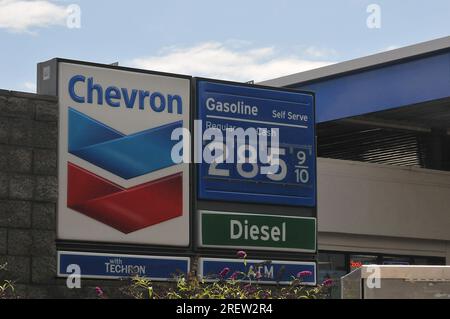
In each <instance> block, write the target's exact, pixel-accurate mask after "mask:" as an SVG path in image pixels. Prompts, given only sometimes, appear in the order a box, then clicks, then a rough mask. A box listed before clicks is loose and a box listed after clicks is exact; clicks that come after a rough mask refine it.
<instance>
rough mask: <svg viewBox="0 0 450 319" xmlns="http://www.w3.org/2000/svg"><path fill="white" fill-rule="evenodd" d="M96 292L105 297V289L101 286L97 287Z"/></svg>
mask: <svg viewBox="0 0 450 319" xmlns="http://www.w3.org/2000/svg"><path fill="white" fill-rule="evenodd" d="M95 293H96V294H97V296H98V297H100V298H101V297H103V296H104V294H105V293H104V292H103V290H102V288H100V287H95Z"/></svg>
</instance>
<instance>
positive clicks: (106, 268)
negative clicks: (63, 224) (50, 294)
mask: <svg viewBox="0 0 450 319" xmlns="http://www.w3.org/2000/svg"><path fill="white" fill-rule="evenodd" d="M77 267H79V270H80V271H81V277H82V278H98V279H119V278H126V277H133V276H139V277H145V278H150V279H152V280H163V281H165V280H170V279H174V278H175V277H176V276H177V275H181V274H187V273H189V258H188V257H158V256H134V255H116V254H97V253H79V252H66V251H60V252H58V276H59V277H67V276H69V275H71V274H73V272H74V269H76V268H77Z"/></svg>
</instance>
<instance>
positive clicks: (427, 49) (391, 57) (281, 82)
mask: <svg viewBox="0 0 450 319" xmlns="http://www.w3.org/2000/svg"><path fill="white" fill-rule="evenodd" d="M440 51H450V36H448V37H444V38H439V39H435V40H431V41H427V42H422V43H418V44H414V45H410V46H406V47H402V48H399V49H394V50H390V51H385V52H381V53H377V54H373V55H369V56H366V57H362V58H358V59H354V60H349V61H345V62H340V63H336V64H332V65H329V66H325V67H321V68H317V69H313V70H310V71H304V72H299V73H295V74H291V75H288V76H283V77H279V78H275V79H272V80H267V81H263V82H260V83H258V84H261V85H268V86H275V87H287V86H292V85H296V84H299V83H307V82H311V81H316V80H323V79H326V78H329V77H336V76H340V75H344V74H347V73H351V72H355V71H362V70H365V69H371V68H374V67H380V66H383V65H386V64H393V63H398V62H403V61H405V60H409V59H414V58H419V57H422V56H426V55H429V54H436V53H438V52H440Z"/></svg>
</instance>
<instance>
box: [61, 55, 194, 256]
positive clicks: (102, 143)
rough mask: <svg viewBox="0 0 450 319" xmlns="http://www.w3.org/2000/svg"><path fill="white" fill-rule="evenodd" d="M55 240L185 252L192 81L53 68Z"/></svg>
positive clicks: (63, 66) (104, 70) (94, 69)
mask: <svg viewBox="0 0 450 319" xmlns="http://www.w3.org/2000/svg"><path fill="white" fill-rule="evenodd" d="M58 97H59V110H60V127H59V200H58V238H59V239H63V240H82V241H98V242H115V243H118V242H120V243H134V244H146V245H166V246H179V247H186V246H189V205H190V203H189V164H183V163H181V164H176V163H174V162H173V160H172V158H171V151H172V148H173V146H174V144H175V143H176V141H172V139H171V134H172V131H173V130H174V129H175V128H186V129H189V114H190V78H189V77H182V76H171V75H163V74H156V73H143V72H142V73H141V72H133V71H127V70H120V69H113V68H103V67H97V66H93V65H84V64H78V63H71V62H59V63H58Z"/></svg>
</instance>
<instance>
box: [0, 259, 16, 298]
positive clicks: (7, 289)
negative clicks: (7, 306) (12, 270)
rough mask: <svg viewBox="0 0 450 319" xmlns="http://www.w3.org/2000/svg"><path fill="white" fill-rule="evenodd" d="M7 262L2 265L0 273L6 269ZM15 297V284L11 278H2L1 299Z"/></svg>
mask: <svg viewBox="0 0 450 319" xmlns="http://www.w3.org/2000/svg"><path fill="white" fill-rule="evenodd" d="M6 266H7V264H4V265H0V273H2V272H4V271H6ZM13 297H14V285H13V282H12V281H10V280H0V299H8V298H13Z"/></svg>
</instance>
